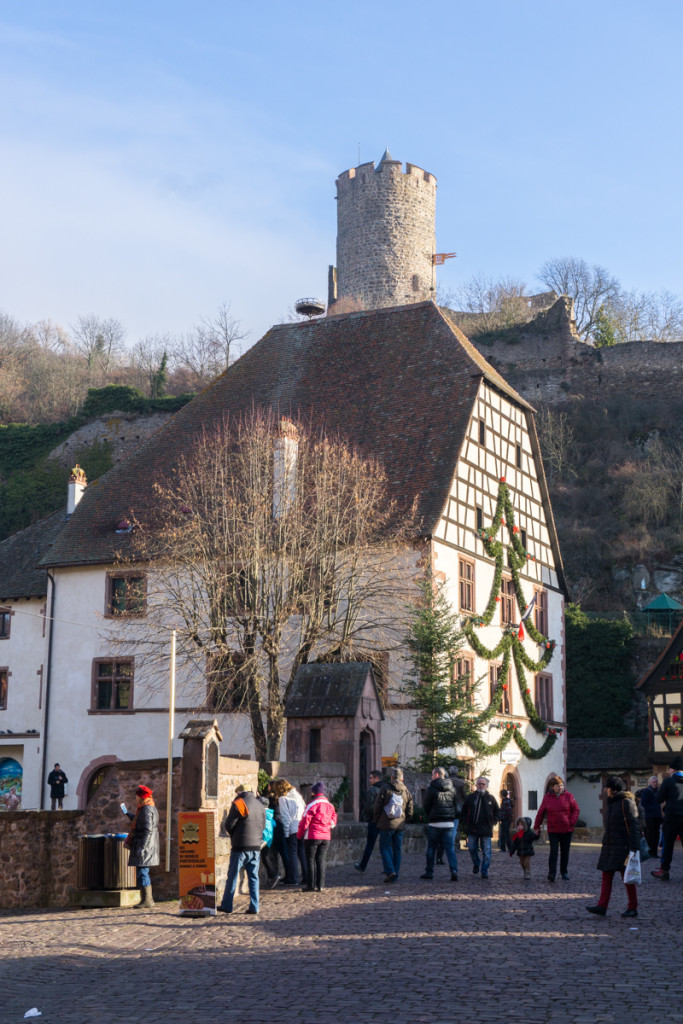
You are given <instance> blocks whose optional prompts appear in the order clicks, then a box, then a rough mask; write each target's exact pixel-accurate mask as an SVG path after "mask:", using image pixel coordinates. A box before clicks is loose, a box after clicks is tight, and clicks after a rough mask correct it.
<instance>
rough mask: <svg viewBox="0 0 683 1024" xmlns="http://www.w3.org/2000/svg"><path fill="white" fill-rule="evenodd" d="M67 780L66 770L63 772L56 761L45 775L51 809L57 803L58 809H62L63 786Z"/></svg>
mask: <svg viewBox="0 0 683 1024" xmlns="http://www.w3.org/2000/svg"><path fill="white" fill-rule="evenodd" d="M68 781H69V780H68V779H67V777H66V772H63V771H62V769H61V768H60V766H59V763H57V764H56V765H55V766H54V768H53V769H52V771H51V772H50V774H49V775H48V777H47V784H48V786H49V787H50V800H51V801H52V810H53V811H54V810H55V809H56V808H57V805H59V810H60V811H61V810H62V808H63V806H64V786H65V785H66V783H67V782H68Z"/></svg>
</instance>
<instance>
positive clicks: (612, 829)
mask: <svg viewBox="0 0 683 1024" xmlns="http://www.w3.org/2000/svg"><path fill="white" fill-rule="evenodd" d="M605 790H606V792H607V812H606V821H605V834H604V836H603V839H602V850H601V851H600V857H599V859H598V871H602V889H601V890H600V898H599V899H598V902H597V904H596V905H595V906H594V907H586V910H587V911H588V913H589V914H598V915H599V916H600V917H604V916H605V914H606V913H607V906H608V904H609V898H610V895H611V893H612V882H613V881H614V875H615V873H616V872H617V871H618V872H619V873H620V875H621V877H622V878H623V877H624V865H625V863H626V859H627V857H628V855H629V853H630V852H632V851H635V850H639V849H640V825H639V823H638V812H637V811H636V802H635V799H634V797H633V793H629V792H628V791H627V789H626V785H625V783H624V780H623V779H620V778H619V776H618V775H612V776H610V778H609V779H608V780H607V784H606V786H605ZM626 893H627V896H628V907H627V909H626V910H625V911H624V912H623V914H622V915H621V916H622V917H638V896H637V894H636V886H635V885H627V886H626Z"/></svg>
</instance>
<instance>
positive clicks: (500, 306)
mask: <svg viewBox="0 0 683 1024" xmlns="http://www.w3.org/2000/svg"><path fill="white" fill-rule="evenodd" d="M438 301H439V305H442V306H448V307H450V308H451V309H453V310H455V311H456V312H458V313H460V314H461V320H460V324H461V327H462V329H463V331H464V332H465V334H471V335H472V336H473V337H476V335H478V334H485V333H488V332H489V331H500V330H505V329H506V328H510V327H515V326H517V324H520V323H525V322H526V321H527V320H529V319H530V318H531V316H532V311H531V310H530V308H529V295H528V293H527V288H526V284H525V283H524V281H519V280H516V279H514V278H511V277H503V278H499V279H498V280H494V279H493V278H490V277H487V276H486V275H485V274H475V275H474V277H471V278H470V280H469V281H466V282H465V283H464V284H463V285H461V286H460V287H459V288H456V289H454V290H453V291H449V292H446V293H443V294H440V295H439V299H438Z"/></svg>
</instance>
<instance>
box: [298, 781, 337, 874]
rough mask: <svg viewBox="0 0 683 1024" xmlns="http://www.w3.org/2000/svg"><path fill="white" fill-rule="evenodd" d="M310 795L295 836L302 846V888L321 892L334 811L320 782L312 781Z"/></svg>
mask: <svg viewBox="0 0 683 1024" xmlns="http://www.w3.org/2000/svg"><path fill="white" fill-rule="evenodd" d="M311 796H312V797H313V799H312V800H311V802H310V804H308V806H307V807H306V810H305V811H304V813H303V815H302V816H301V821H300V822H299V828H298V829H297V833H296V834H297V836H298V838H299V839H303V841H304V849H305V850H306V866H307V871H306V885H304V886H302V889H303V891H304V892H313V890H314V889H317V890H318V892H322V891H323V889H324V888H325V862H326V861H327V849H328V847H329V845H330V837H331V829H333V828H334V826H335V825H336V824H337V812H336V811H335V809H334V807H333V806H332V804H331V803H330V801H329V800H328V799H327V797H326V796H325V783H324V782H316V784H315V786H312V787H311Z"/></svg>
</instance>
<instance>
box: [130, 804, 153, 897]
mask: <svg viewBox="0 0 683 1024" xmlns="http://www.w3.org/2000/svg"><path fill="white" fill-rule="evenodd" d="M135 798H136V801H137V809H136V811H135V814H133V813H132V811H126V816H127V817H128V818H130V819H131V830H130V832H129V833H128V838H127V839H126V844H127V846H128V847H129V848H130V854H129V857H128V864H129V865H131V866H133V867H134V868H135V877H136V880H137V883H138V887H139V888H140V889H141V890H142V901H141V902H140V903H139V904H138V906H139V907H145V908H150V907H153V906H154V900H153V899H152V880H151V878H150V876H149V869H150V868H154V867H156V866H157V864H158V863H159V812H158V810H157V809H156V806H155V804H154V794H153V791H152V790H151V789H150V788H149V786H138V788H137V789H136V790H135Z"/></svg>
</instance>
